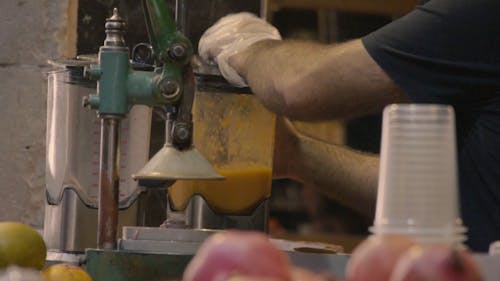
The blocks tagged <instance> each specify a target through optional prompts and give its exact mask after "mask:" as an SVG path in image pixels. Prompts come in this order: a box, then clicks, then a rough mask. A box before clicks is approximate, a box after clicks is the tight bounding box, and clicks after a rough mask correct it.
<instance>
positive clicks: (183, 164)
mask: <svg viewBox="0 0 500 281" xmlns="http://www.w3.org/2000/svg"><path fill="white" fill-rule="evenodd" d="M132 177H133V178H134V179H135V180H154V181H172V180H195V179H204V180H207V179H214V180H216V179H223V178H224V177H223V176H221V175H219V174H218V173H217V172H216V171H215V170H214V168H213V167H212V165H211V164H210V163H209V162H208V161H207V160H206V159H205V157H203V155H201V153H200V152H199V151H198V150H197V149H196V148H194V147H191V148H189V149H186V150H178V149H176V148H174V147H172V146H168V145H165V146H164V147H163V148H162V149H161V150H160V151H158V152H157V153H156V154H155V155H154V156H153V158H151V160H149V162H148V163H147V164H146V165H145V166H144V167H143V168H142V169H141V170H140V171H139V172H138V173H137V174H135V175H132Z"/></svg>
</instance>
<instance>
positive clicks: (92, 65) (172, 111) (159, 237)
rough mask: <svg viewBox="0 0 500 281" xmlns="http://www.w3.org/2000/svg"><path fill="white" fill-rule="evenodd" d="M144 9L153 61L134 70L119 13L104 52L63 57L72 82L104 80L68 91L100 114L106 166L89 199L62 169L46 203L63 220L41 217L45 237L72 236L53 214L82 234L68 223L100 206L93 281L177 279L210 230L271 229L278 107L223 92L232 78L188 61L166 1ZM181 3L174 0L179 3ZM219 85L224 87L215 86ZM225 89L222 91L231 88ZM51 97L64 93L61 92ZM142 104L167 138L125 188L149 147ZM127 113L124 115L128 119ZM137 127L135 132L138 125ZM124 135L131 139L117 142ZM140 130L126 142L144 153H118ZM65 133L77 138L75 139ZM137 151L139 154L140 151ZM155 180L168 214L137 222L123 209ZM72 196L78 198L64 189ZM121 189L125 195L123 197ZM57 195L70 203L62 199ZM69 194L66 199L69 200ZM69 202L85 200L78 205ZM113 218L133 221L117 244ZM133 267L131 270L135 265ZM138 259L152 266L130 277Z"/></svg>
mask: <svg viewBox="0 0 500 281" xmlns="http://www.w3.org/2000/svg"><path fill="white" fill-rule="evenodd" d="M181 2H182V1H181ZM142 5H143V9H144V13H145V17H146V23H147V30H148V34H149V37H150V41H151V47H149V48H146V49H148V50H150V51H151V53H150V54H149V56H151V57H152V58H154V60H153V61H152V62H151V64H150V65H147V64H146V65H145V64H144V63H143V64H141V65H139V66H138V65H137V64H134V63H131V62H130V61H129V54H128V48H127V47H125V41H124V38H123V35H124V32H125V22H124V20H122V19H121V17H120V16H119V14H118V11H117V10H116V9H115V11H114V13H113V16H112V17H110V18H109V19H107V21H106V25H105V27H106V39H105V42H104V46H102V47H101V48H100V51H99V55H98V59H95V58H88V57H82V56H80V59H79V60H73V61H71V63H67V62H66V64H64V65H65V70H64V73H69V74H67V75H69V76H70V78H74V76H75V75H74V72H75V70H76V71H77V72H78V71H83V70H84V73H85V75H86V76H85V77H86V78H90V79H91V80H97V81H98V82H97V95H88V92H89V89H91V87H93V85H95V84H92V81H91V80H89V79H84V80H85V83H86V85H85V86H86V87H84V88H85V90H82V88H78V90H77V91H79V92H78V95H68V97H71V100H72V101H73V100H75V99H76V98H81V97H82V96H85V98H84V105H86V106H88V107H90V108H92V109H95V110H96V111H97V113H98V114H97V116H98V118H99V119H100V120H98V119H96V118H95V120H93V122H92V125H93V126H94V127H92V128H93V129H92V130H90V131H89V133H90V134H94V133H92V132H95V126H96V125H95V124H94V123H95V121H98V122H99V123H100V139H99V141H96V140H95V139H94V142H93V144H95V143H100V150H99V151H100V152H99V157H98V158H97V159H93V160H92V161H94V162H97V163H98V166H99V170H98V171H93V172H92V173H93V174H91V175H90V176H89V178H93V179H96V180H98V182H97V187H98V188H97V189H96V188H95V184H94V183H92V184H91V186H93V187H94V189H93V192H94V193H92V194H93V197H92V198H93V199H96V198H97V199H98V200H95V201H89V200H86V196H88V194H90V193H89V189H87V186H89V185H88V184H87V183H86V182H84V181H74V182H70V183H68V181H65V180H67V178H68V177H67V174H64V176H66V178H65V180H62V181H56V180H54V181H52V182H51V184H53V186H54V187H52V188H49V187H48V195H53V194H56V195H58V196H59V197H55V198H59V201H57V200H52V201H51V200H48V201H49V206H48V208H49V209H56V211H53V212H48V214H49V215H50V214H58V216H54V215H52V216H49V217H47V216H46V227H47V228H46V230H45V231H46V233H50V230H51V228H54V227H55V228H58V230H59V232H60V233H62V234H67V232H65V231H61V228H63V227H64V226H62V225H59V226H58V224H57V222H58V221H64V222H65V223H66V225H70V227H72V229H73V230H74V231H73V233H78V231H77V230H75V229H78V227H79V222H81V221H82V220H78V221H74V220H72V219H75V218H79V217H78V215H79V213H80V211H81V210H82V209H84V210H85V212H87V211H88V210H90V209H92V212H93V211H95V208H96V207H97V212H98V216H97V217H98V219H97V233H98V235H97V236H98V243H97V249H89V248H93V247H95V244H91V245H86V246H84V248H85V249H86V254H85V257H84V259H85V260H86V266H87V269H88V270H89V272H90V273H91V274H92V276H93V277H94V280H104V279H106V280H138V279H139V278H145V277H146V276H144V272H146V271H148V270H147V269H148V268H149V269H151V270H152V271H151V274H152V276H153V275H154V276H170V275H172V274H174V275H175V274H178V273H179V272H181V270H182V269H183V266H184V265H185V263H186V262H187V260H189V259H190V257H191V256H192V255H193V254H194V252H195V251H196V249H197V247H198V246H199V245H200V244H201V242H202V241H203V240H204V239H205V238H206V237H207V236H208V235H211V234H212V233H213V232H214V231H216V230H218V229H226V228H239V229H256V230H263V231H265V230H266V225H267V216H268V210H267V203H266V202H267V198H268V197H269V195H270V187H271V167H272V151H273V140H274V115H273V114H271V113H269V112H268V111H266V110H265V109H264V108H263V107H262V106H261V105H260V103H259V102H258V101H257V100H255V99H254V97H253V96H252V95H249V94H248V93H235V92H236V91H235V92H234V93H227V88H224V87H227V83H225V82H224V81H222V82H221V80H220V79H221V78H220V75H219V74H218V73H217V71H216V70H214V69H213V68H210V67H207V66H206V65H205V64H203V63H201V62H199V61H196V60H193V57H192V53H193V51H192V47H191V43H190V42H189V40H187V39H186V38H185V37H184V36H183V35H182V34H180V33H179V32H177V31H176V27H175V24H174V22H173V21H172V20H171V18H170V17H169V15H168V9H167V7H166V5H165V1H163V0H143V1H142ZM184 6H185V5H180V4H179V3H178V5H177V7H178V8H179V7H181V8H182V7H184ZM143 46H144V45H143ZM193 68H194V71H193ZM80 74H81V73H80ZM77 77H81V76H78V75H77ZM195 78H196V87H197V91H196V93H195ZM62 81H63V83H62V84H63V85H64V87H70V86H71V85H74V84H75V83H74V81H73V80H71V79H69V78H64V79H63V80H62ZM56 84H57V83H56ZM221 84H225V86H224V87H219V86H220V85H221ZM214 85H215V88H214ZM61 87H63V86H61ZM221 89H225V91H226V93H223V90H221ZM49 92H50V91H49ZM56 97H57V98H59V99H61V97H60V96H59V95H56ZM62 103H64V102H62ZM71 104H73V103H71ZM66 105H67V103H66ZM135 105H145V106H149V107H155V108H156V109H161V111H162V112H163V116H164V117H165V124H166V125H165V145H164V147H163V148H162V149H161V150H160V151H159V152H158V153H157V154H156V155H155V156H154V157H153V158H152V159H151V160H150V161H149V162H148V163H147V164H146V165H145V166H144V167H143V168H142V169H140V171H138V172H135V171H132V172H131V171H130V168H128V169H129V170H126V171H125V172H126V173H130V174H133V177H134V179H135V180H137V183H138V184H135V183H132V184H130V188H129V189H126V188H125V187H126V185H125V184H124V178H127V179H125V180H128V177H127V176H128V175H126V174H125V175H122V176H121V177H120V174H121V172H123V170H122V169H120V168H121V166H123V165H124V164H125V166H126V167H129V165H128V164H129V163H133V164H134V165H136V166H137V165H142V164H144V163H145V159H144V158H145V157H144V155H147V151H148V145H147V144H146V143H145V142H144V139H148V136H149V124H148V123H149V122H150V120H151V119H150V118H151V117H150V114H151V111H150V109H148V108H145V107H142V108H139V109H140V110H143V111H144V112H143V113H142V115H141V116H142V117H141V118H136V117H135V115H134V112H135V111H137V110H138V109H136V106H135ZM131 109H132V111H131V112H130V113H129V111H130V110H131ZM51 112H52V113H51V115H50V118H52V119H51V120H57V116H59V115H60V110H56V112H53V111H51ZM68 112H69V113H73V112H75V106H74V105H72V108H71V110H66V114H68ZM76 112H79V111H78V110H76ZM88 112H89V111H87V112H86V113H87V114H88ZM58 114H59V115H58ZM127 115H128V119H125V117H126V116H127ZM78 118H80V116H79V115H78V116H75V118H74V120H73V121H71V120H69V121H68V122H76V123H78V122H83V120H84V119H78ZM122 120H125V121H124V122H122ZM138 120H139V121H140V122H138ZM134 122H135V123H134ZM129 123H134V124H135V125H133V126H132V125H128V124H129ZM136 123H137V124H136ZM193 123H195V126H193ZM70 125H71V124H67V127H71V128H81V127H79V126H78V125H77V126H76V127H72V126H70ZM52 127H53V126H51V128H52ZM123 127H125V130H124V128H123ZM137 127H139V128H140V130H138V131H133V130H135V129H133V128H137ZM56 128H60V127H56ZM120 128H121V129H120ZM141 130H142V131H141ZM193 130H194V132H193ZM53 131H54V130H50V131H48V138H50V137H49V132H53ZM124 131H125V133H124ZM135 132H138V134H137V135H136V134H135ZM120 134H121V135H122V136H125V137H124V138H122V139H121V140H120V138H121V136H120ZM80 137H81V138H85V137H82V136H80ZM141 137H142V142H141V143H140V145H134V146H129V148H131V147H134V149H136V150H140V152H141V154H140V157H137V158H135V157H134V158H130V157H129V158H128V159H125V161H123V160H124V159H121V158H122V157H123V152H124V149H126V148H127V146H126V145H124V144H125V142H123V140H124V139H125V140H126V142H131V141H134V138H139V139H140V138H141ZM53 141H54V142H55V146H54V147H57V148H60V146H57V143H56V140H55V139H54V140H53ZM66 141H67V143H72V142H73V141H75V138H70V139H68V140H66ZM135 143H136V144H137V141H135ZM193 143H194V144H195V145H196V147H198V148H199V149H200V150H201V151H202V153H203V154H204V155H205V156H206V157H207V159H208V160H209V161H210V162H211V163H212V164H213V165H214V166H215V170H214V169H213V168H212V166H211V165H210V164H209V162H208V161H207V160H205V158H204V157H203V156H201V154H200V153H199V152H198V151H197V150H196V149H195V148H194V147H193ZM138 147H139V148H140V149H138ZM72 149H73V150H71V151H69V152H68V151H66V154H65V155H64V156H63V157H68V155H70V154H71V153H70V152H74V151H76V150H78V151H82V153H85V151H86V148H85V147H82V146H77V147H74V148H73V147H72ZM129 150H130V149H129ZM50 151H51V154H49V152H48V154H47V159H48V160H47V161H48V163H49V162H51V161H53V159H58V156H60V154H59V152H60V150H59V149H53V150H50ZM134 153H135V155H137V152H136V151H134ZM129 154H130V153H128V154H127V155H129ZM69 158H71V157H69ZM74 158H75V159H74V160H72V162H71V163H77V162H78V159H77V158H78V157H74ZM87 160H88V159H87ZM135 160H137V162H135ZM60 163H62V164H60V165H59V167H64V165H68V164H67V163H66V162H64V161H63V162H60ZM137 170H139V169H137ZM219 174H221V175H223V176H225V180H219V181H212V180H214V179H222V177H221V176H220V175H219ZM64 176H61V175H60V176H56V177H54V179H61V178H64ZM69 178H71V177H69ZM79 178H80V179H81V178H85V175H79ZM120 178H121V180H120ZM75 182H76V183H75ZM149 187H163V188H164V187H168V202H169V204H168V205H169V206H168V208H167V210H166V213H167V214H166V216H167V221H166V222H165V223H164V225H162V226H161V227H137V226H135V225H138V223H137V220H136V219H134V218H133V217H134V212H136V210H133V211H132V212H131V213H129V215H127V216H123V215H122V214H123V213H124V212H127V211H129V210H130V209H128V208H130V206H133V203H134V202H135V200H136V199H137V197H138V196H139V195H140V194H141V193H142V192H143V191H144V190H146V189H147V188H149ZM96 190H97V191H98V194H96ZM73 191H76V192H73ZM67 193H69V194H71V196H66V197H65V196H63V195H61V194H64V195H66V194H67ZM124 194H127V195H128V196H127V197H126V200H125V199H124V198H125V197H124ZM52 197H54V196H52ZM50 198H51V197H49V199H50ZM60 198H66V199H65V200H62V201H61V199H60ZM68 198H70V199H71V200H69V199H68ZM68 200H69V201H70V202H69V203H71V204H69V203H65V202H66V201H68ZM61 202H62V203H61ZM89 202H90V203H89ZM63 203H64V204H66V205H67V206H66V208H58V207H59V205H61V204H63ZM58 204H59V205H58ZM127 204H128V205H127ZM74 206H79V207H78V208H76V210H77V211H76V212H75V211H74V210H75V209H73V208H74ZM82 206H83V207H82ZM86 207H90V208H86ZM85 212H84V213H85ZM119 213H120V216H119V215H118V214H119ZM86 214H88V213H86ZM93 215H94V214H93ZM84 216H85V215H84ZM80 217H81V216H80ZM118 217H120V219H122V218H124V217H125V218H127V217H132V219H129V220H127V221H125V222H123V223H122V225H129V226H126V227H124V229H123V235H122V239H119V240H118V239H117V237H118V235H117V234H118ZM62 236H64V235H62ZM46 237H47V235H46ZM59 237H61V236H59ZM94 237H95V236H94ZM71 238H72V237H66V240H65V243H66V244H71V243H68V241H70V240H71ZM85 243H88V241H85ZM85 243H82V244H80V245H78V247H66V246H65V245H66V244H64V243H63V245H62V246H61V243H59V244H57V243H56V244H55V245H56V246H55V248H57V247H59V249H60V250H62V251H68V252H72V251H81V249H82V245H83V244H85ZM130 263H133V264H134V266H133V267H130V266H128V265H130ZM138 263H139V264H140V265H142V266H143V267H144V269H145V270H140V274H141V275H140V276H139V275H137V274H136V275H134V273H133V272H130V269H129V270H128V271H127V270H126V269H127V268H137V266H138ZM171 263H173V264H175V266H174V269H172V267H168V269H163V270H161V269H158V268H164V267H165V264H171ZM103 268H105V269H103ZM155 274H156V275H155ZM134 276H135V277H134ZM134 278H138V279H134Z"/></svg>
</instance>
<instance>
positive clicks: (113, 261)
mask: <svg viewBox="0 0 500 281" xmlns="http://www.w3.org/2000/svg"><path fill="white" fill-rule="evenodd" d="M85 254H86V258H87V260H86V270H87V271H88V273H89V274H90V276H91V277H92V279H93V280H94V281H167V280H181V279H182V273H183V272H184V269H185V268H186V266H187V264H188V263H189V261H190V260H191V259H192V257H193V256H192V255H168V254H148V253H135V252H126V251H116V250H98V249H88V250H87V251H85Z"/></svg>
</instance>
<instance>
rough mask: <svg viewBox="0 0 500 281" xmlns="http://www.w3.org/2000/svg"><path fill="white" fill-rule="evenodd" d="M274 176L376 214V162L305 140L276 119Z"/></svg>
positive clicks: (373, 157)
mask: <svg viewBox="0 0 500 281" xmlns="http://www.w3.org/2000/svg"><path fill="white" fill-rule="evenodd" d="M278 121H279V122H278V124H277V131H276V146H275V154H274V168H273V174H274V176H275V177H276V178H290V179H293V180H296V181H298V182H301V183H304V184H307V185H308V186H312V187H313V188H315V189H316V190H317V191H319V192H322V193H324V194H325V195H327V196H328V197H330V198H332V199H334V200H337V201H338V202H340V203H341V204H342V205H345V206H347V207H349V208H351V209H353V210H356V211H358V212H359V213H361V214H364V215H366V216H368V217H371V216H373V214H374V211H375V202H376V193H377V184H378V169H379V158H378V157H377V156H376V155H374V154H369V153H363V152H359V151H355V150H353V149H349V148H347V147H344V146H341V145H335V144H329V143H326V142H324V141H321V140H316V139H314V138H311V137H308V136H305V135H303V134H301V133H299V132H298V131H297V130H295V128H294V126H293V124H292V123H291V122H289V121H288V120H282V119H279V120H278Z"/></svg>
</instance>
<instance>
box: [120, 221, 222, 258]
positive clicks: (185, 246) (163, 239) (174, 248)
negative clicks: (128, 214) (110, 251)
mask: <svg viewBox="0 0 500 281" xmlns="http://www.w3.org/2000/svg"><path fill="white" fill-rule="evenodd" d="M214 233H217V231H216V230H209V229H174V228H161V227H124V228H123V235H122V239H121V240H119V241H118V248H119V250H123V251H129V252H140V253H151V254H171V255H194V254H195V253H196V251H197V250H198V248H199V247H200V245H201V244H202V243H203V241H205V239H207V238H208V237H209V236H210V235H212V234H214Z"/></svg>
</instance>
